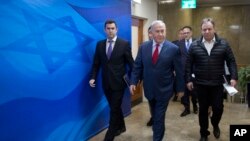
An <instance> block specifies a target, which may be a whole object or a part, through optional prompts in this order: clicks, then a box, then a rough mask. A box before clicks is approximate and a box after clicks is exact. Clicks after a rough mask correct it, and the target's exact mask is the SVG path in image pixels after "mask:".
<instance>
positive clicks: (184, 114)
mask: <svg viewBox="0 0 250 141" xmlns="http://www.w3.org/2000/svg"><path fill="white" fill-rule="evenodd" d="M188 114H190V110H184V111H183V112H182V113H181V115H180V116H181V117H184V116H186V115H188Z"/></svg>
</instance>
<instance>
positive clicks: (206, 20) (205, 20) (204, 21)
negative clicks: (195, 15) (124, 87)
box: [201, 18, 215, 27]
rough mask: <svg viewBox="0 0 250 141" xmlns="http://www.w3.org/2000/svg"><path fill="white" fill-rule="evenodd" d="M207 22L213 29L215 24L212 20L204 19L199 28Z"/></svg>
mask: <svg viewBox="0 0 250 141" xmlns="http://www.w3.org/2000/svg"><path fill="white" fill-rule="evenodd" d="M207 22H210V23H211V24H212V25H213V26H214V27H215V23H214V20H213V19H212V18H204V19H203V20H202V22H201V26H202V25H203V24H204V23H207Z"/></svg>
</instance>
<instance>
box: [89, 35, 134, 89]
mask: <svg viewBox="0 0 250 141" xmlns="http://www.w3.org/2000/svg"><path fill="white" fill-rule="evenodd" d="M106 41H107V39H104V40H101V41H99V42H98V43H97V45H96V51H95V55H94V62H93V66H92V71H91V72H92V73H91V79H95V80H96V77H97V74H98V70H99V68H101V69H102V85H103V88H104V89H106V90H107V89H111V90H123V89H124V88H125V86H126V83H125V82H124V80H123V76H124V74H125V73H126V68H127V64H128V66H129V68H130V70H131V69H132V66H133V62H134V60H133V58H132V53H131V47H130V44H129V42H127V41H125V40H123V39H121V38H117V39H116V41H115V45H114V48H113V51H112V54H111V57H110V59H108V57H107V55H106Z"/></svg>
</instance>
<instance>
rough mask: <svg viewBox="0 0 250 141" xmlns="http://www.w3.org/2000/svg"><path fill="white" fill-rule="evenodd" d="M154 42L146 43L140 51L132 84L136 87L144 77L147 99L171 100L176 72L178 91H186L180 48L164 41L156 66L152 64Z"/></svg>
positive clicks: (133, 72)
mask: <svg viewBox="0 0 250 141" xmlns="http://www.w3.org/2000/svg"><path fill="white" fill-rule="evenodd" d="M152 47H153V41H146V42H144V43H143V44H142V45H141V46H140V48H139V51H138V54H137V57H136V60H135V63H134V68H133V71H132V76H131V84H133V85H136V84H137V83H138V81H139V80H140V79H141V76H143V77H142V78H143V87H144V93H145V97H146V98H147V99H149V100H152V99H153V98H155V99H157V100H169V99H170V98H171V97H172V95H173V83H174V74H173V71H175V72H176V82H177V85H176V88H177V91H178V92H180V91H184V76H183V75H184V73H183V68H182V64H181V54H180V50H179V47H177V46H176V45H174V44H173V43H171V42H169V41H164V43H163V46H162V49H161V52H160V53H159V58H158V61H157V62H156V64H153V63H152Z"/></svg>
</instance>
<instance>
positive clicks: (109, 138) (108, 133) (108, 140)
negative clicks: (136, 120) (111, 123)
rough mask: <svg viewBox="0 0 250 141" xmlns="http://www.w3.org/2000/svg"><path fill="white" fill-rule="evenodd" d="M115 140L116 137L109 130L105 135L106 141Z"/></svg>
mask: <svg viewBox="0 0 250 141" xmlns="http://www.w3.org/2000/svg"><path fill="white" fill-rule="evenodd" d="M114 138H115V136H114V135H113V134H112V133H111V132H110V131H109V130H108V131H107V133H106V135H105V138H104V141H113V140H114Z"/></svg>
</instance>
